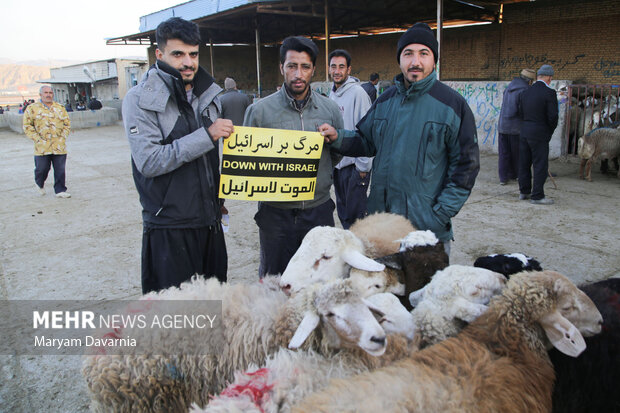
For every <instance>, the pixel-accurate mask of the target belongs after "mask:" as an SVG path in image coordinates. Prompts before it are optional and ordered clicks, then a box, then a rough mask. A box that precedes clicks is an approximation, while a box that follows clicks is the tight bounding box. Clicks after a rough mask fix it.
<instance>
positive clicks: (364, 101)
mask: <svg viewBox="0 0 620 413" xmlns="http://www.w3.org/2000/svg"><path fill="white" fill-rule="evenodd" d="M329 74H330V76H331V78H332V80H333V82H334V85H333V87H332V90H331V93H330V94H329V98H330V99H332V100H333V101H335V102H336V103H337V104H338V108H339V109H340V113H341V114H342V117H343V119H344V128H345V129H348V128H351V129H355V125H357V122H359V121H360V119H362V118H363V117H364V115H365V114H366V112H367V111H368V109H370V105H371V103H370V97H369V96H368V94H367V93H366V91H365V90H364V88H362V86H361V83H360V81H359V79H357V78H355V77H353V76H350V74H351V55H349V53H348V52H347V51H346V50H343V49H336V50H334V51H332V52H331V53H330V54H329ZM371 168H372V158H366V157H358V158H353V157H350V156H345V157H344V158H342V160H341V161H340V162H339V163H338V165H336V168H335V169H334V191H335V192H336V208H337V210H338V218H340V223H341V224H342V227H343V228H344V229H349V227H350V226H351V225H352V224H353V222H355V220H356V219H358V218H362V217H363V216H364V215H366V199H367V190H368V184H369V183H370V169H371Z"/></svg>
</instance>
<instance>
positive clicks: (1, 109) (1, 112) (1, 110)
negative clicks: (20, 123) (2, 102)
mask: <svg viewBox="0 0 620 413" xmlns="http://www.w3.org/2000/svg"><path fill="white" fill-rule="evenodd" d="M3 113H4V108H3V107H2V106H0V115H2V114H3Z"/></svg>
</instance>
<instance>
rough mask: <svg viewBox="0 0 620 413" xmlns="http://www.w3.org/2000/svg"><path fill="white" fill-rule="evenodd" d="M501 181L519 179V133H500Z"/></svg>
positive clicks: (499, 167)
mask: <svg viewBox="0 0 620 413" xmlns="http://www.w3.org/2000/svg"><path fill="white" fill-rule="evenodd" d="M497 150H498V153H499V158H498V161H497V166H498V172H499V181H500V182H508V181H509V180H511V179H517V176H518V173H519V135H507V134H504V133H500V134H499V139H498V142H497Z"/></svg>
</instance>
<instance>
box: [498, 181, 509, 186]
mask: <svg viewBox="0 0 620 413" xmlns="http://www.w3.org/2000/svg"><path fill="white" fill-rule="evenodd" d="M506 183H507V182H506V181H499V184H500V185H501V186H504V185H506Z"/></svg>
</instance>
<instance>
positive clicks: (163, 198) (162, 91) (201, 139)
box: [123, 17, 233, 293]
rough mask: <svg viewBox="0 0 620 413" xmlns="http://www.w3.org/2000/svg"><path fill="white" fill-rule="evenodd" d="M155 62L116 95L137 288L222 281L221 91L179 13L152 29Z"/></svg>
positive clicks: (224, 124) (225, 129) (224, 128)
mask: <svg viewBox="0 0 620 413" xmlns="http://www.w3.org/2000/svg"><path fill="white" fill-rule="evenodd" d="M155 36H156V40H157V49H156V50H155V56H156V57H157V61H156V62H155V64H154V65H153V66H151V68H150V69H149V70H148V72H147V73H146V75H145V77H144V78H143V79H142V81H141V82H140V83H139V84H138V85H137V86H135V87H133V88H132V89H131V90H130V91H129V92H128V93H127V95H126V96H125V99H124V100H123V122H124V124H125V132H126V133H127V138H128V139H129V146H130V148H131V160H132V162H131V165H132V169H133V177H134V182H135V184H136V189H137V190H138V194H139V195H140V203H141V204H142V220H143V233H142V292H143V293H147V292H149V291H157V290H160V289H164V288H168V287H170V286H178V285H179V284H181V283H182V282H183V281H186V280H188V279H189V278H190V277H191V276H192V275H194V274H196V273H198V274H204V275H205V276H207V277H210V276H216V277H217V278H218V279H219V280H221V281H226V271H227V265H228V259H227V254H226V244H225V242H224V234H223V232H222V226H221V210H220V207H221V201H220V199H219V198H218V186H219V176H220V175H219V155H218V145H217V140H218V139H220V138H222V137H228V136H230V134H231V133H232V132H233V124H232V121H230V120H228V119H218V114H219V112H220V110H221V106H220V102H219V100H218V98H217V95H218V94H219V93H220V92H221V90H222V88H220V87H219V86H218V85H216V84H215V81H214V80H213V78H212V77H211V75H209V74H208V73H207V72H206V71H205V70H204V69H203V68H202V67H200V66H199V65H198V48H199V44H200V32H199V30H198V26H197V25H196V24H195V23H192V22H189V21H187V20H183V19H181V18H178V17H173V18H170V19H168V20H166V21H164V22H162V23H161V24H160V25H159V26H157V30H156V32H155Z"/></svg>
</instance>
